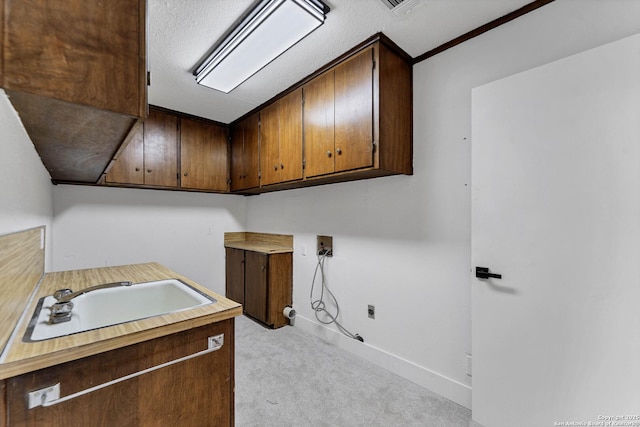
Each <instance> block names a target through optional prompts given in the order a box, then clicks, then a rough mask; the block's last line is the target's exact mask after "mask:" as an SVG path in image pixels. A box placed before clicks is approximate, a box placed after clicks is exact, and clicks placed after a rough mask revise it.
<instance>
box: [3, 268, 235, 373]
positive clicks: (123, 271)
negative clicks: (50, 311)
mask: <svg viewBox="0 0 640 427" xmlns="http://www.w3.org/2000/svg"><path fill="white" fill-rule="evenodd" d="M163 279H179V280H181V281H183V282H184V283H187V284H188V285H191V286H192V287H193V288H195V289H197V290H199V291H201V292H202V293H204V294H206V295H209V296H211V297H213V298H215V299H216V300H217V302H215V303H213V304H208V305H205V306H200V307H196V308H193V309H190V310H185V311H180V312H176V313H170V314H165V315H162V316H155V317H150V318H146V319H141V320H137V321H133V322H127V323H122V324H119V325H114V326H108V327H104V328H100V329H96V330H92V331H86V332H81V333H77V334H73V335H68V336H65V337H59V338H52V339H49V340H45V341H37V342H23V341H22V338H23V336H24V334H25V331H26V329H27V326H28V323H29V320H30V318H31V316H32V314H33V312H34V310H35V307H36V304H37V302H38V300H39V299H40V298H41V297H44V296H48V295H52V294H53V292H54V291H56V290H57V289H62V288H70V289H73V290H80V289H84V288H87V287H89V286H93V285H96V284H100V283H109V282H116V281H131V282H133V283H134V284H135V283H143V282H149V281H155V280H163ZM241 314H242V306H241V305H240V304H238V303H236V302H234V301H231V300H229V299H227V298H225V297H223V296H221V295H218V294H216V293H214V292H212V291H211V290H209V289H207V288H205V287H203V286H201V285H198V284H197V283H195V282H193V281H192V280H190V279H188V278H186V277H184V276H182V275H180V274H177V273H175V272H173V271H171V270H170V269H168V268H166V267H164V266H162V265H160V264H158V263H147V264H133V265H125V266H117V267H104V268H93V269H86V270H72V271H63V272H55V273H47V274H45V275H44V277H43V280H42V282H41V283H40V285H39V286H38V288H37V289H36V291H35V294H34V296H33V298H31V300H30V301H29V303H28V306H27V307H26V308H25V310H24V313H23V314H22V318H21V319H20V321H19V323H18V325H17V327H16V329H15V331H14V333H13V334H12V335H11V337H10V338H9V341H8V343H7V346H6V347H5V351H4V353H3V355H2V360H1V361H0V380H1V379H6V378H10V377H14V376H16V375H20V374H23V373H26V372H31V371H34V370H37V369H42V368H46V367H49V366H53V365H57V364H60V363H65V362H69V361H72V360H76V359H80V358H83V357H87V356H91V355H94V354H98V353H102V352H105V351H109V350H113V349H116V348H121V347H124V346H127V345H131V344H136V343H139V342H142V341H147V340H150V339H153V338H158V337H161V336H166V335H170V334H174V333H176V332H181V331H185V330H187V329H191V328H196V327H199V326H203V325H207V324H211V323H215V322H219V321H222V320H226V319H230V318H233V317H236V316H239V315H241Z"/></svg>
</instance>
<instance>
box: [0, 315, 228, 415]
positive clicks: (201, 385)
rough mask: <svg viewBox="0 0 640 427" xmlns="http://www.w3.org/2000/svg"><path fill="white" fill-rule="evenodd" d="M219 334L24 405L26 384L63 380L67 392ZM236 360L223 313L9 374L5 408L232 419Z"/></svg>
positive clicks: (12, 411)
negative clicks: (220, 340) (212, 344)
mask: <svg viewBox="0 0 640 427" xmlns="http://www.w3.org/2000/svg"><path fill="white" fill-rule="evenodd" d="M218 334H224V344H223V346H222V347H221V348H220V349H219V350H217V351H215V352H213V353H209V354H206V355H202V356H200V357H196V358H193V359H190V360H186V361H183V362H179V363H176V364H173V365H170V366H166V367H163V368H162V369H158V370H156V371H152V372H148V373H145V374H142V375H140V376H138V377H134V378H132V379H128V380H125V381H122V382H119V383H116V384H113V385H111V386H108V387H105V388H102V389H99V390H96V391H93V392H91V393H88V394H85V395H82V396H79V397H77V398H75V399H72V400H69V401H66V402H61V403H59V404H57V405H54V406H50V407H41V406H39V407H35V408H33V409H27V399H25V396H26V395H27V393H28V392H30V391H33V390H38V389H41V388H44V387H49V386H51V385H53V384H56V383H60V392H61V397H64V396H67V395H70V394H73V393H76V392H79V391H82V390H85V389H87V388H90V387H93V386H96V385H98V384H102V383H105V382H108V381H112V380H114V379H117V378H120V377H123V376H126V375H130V374H133V373H136V372H139V371H141V370H144V369H147V368H151V367H154V366H157V365H159V364H162V363H166V362H170V361H173V360H175V359H178V358H181V357H185V356H188V355H191V354H194V353H197V352H199V351H203V350H206V349H207V345H208V337H210V336H215V335H218ZM233 366H234V320H233V319H228V320H224V321H221V322H217V323H213V324H210V325H205V326H202V327H198V328H194V329H191V330H187V331H184V332H178V333H176V334H172V335H169V336H165V337H160V338H156V339H152V340H149V341H144V342H141V343H138V344H133V345H130V346H127V347H123V348H119V349H116V350H111V351H107V352H104V353H101V354H98V355H95V356H89V357H85V358H82V359H78V360H75V361H72V362H67V363H63V364H60V365H57V366H53V367H50V368H45V369H41V370H38V371H34V372H30V373H27V374H24V375H20V376H17V377H13V378H9V379H7V380H6V399H7V400H6V402H7V403H6V409H7V410H6V412H7V413H8V414H10V416H11V419H10V421H11V423H10V425H11V426H43V427H45V426H52V427H53V426H104V427H108V426H123V427H125V426H131V427H135V426H233V424H234V419H233V407H234V399H233V393H234V372H233ZM1 390H2V388H0V391H1ZM4 397H5V395H4V394H3V399H4Z"/></svg>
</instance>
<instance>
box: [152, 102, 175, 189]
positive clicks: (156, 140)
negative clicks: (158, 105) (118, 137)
mask: <svg viewBox="0 0 640 427" xmlns="http://www.w3.org/2000/svg"><path fill="white" fill-rule="evenodd" d="M144 183H145V185H155V186H160V187H177V186H178V117H176V116H174V115H173V114H169V113H165V112H162V111H157V110H150V111H149V117H147V119H146V120H145V121H144Z"/></svg>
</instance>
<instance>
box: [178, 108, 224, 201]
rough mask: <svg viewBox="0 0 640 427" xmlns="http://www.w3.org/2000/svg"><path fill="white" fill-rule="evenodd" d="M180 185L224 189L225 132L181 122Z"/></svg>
mask: <svg viewBox="0 0 640 427" xmlns="http://www.w3.org/2000/svg"><path fill="white" fill-rule="evenodd" d="M180 173H181V176H180V186H181V187H182V188H192V189H198V190H217V191H225V190H227V176H228V171H227V129H226V128H225V127H224V126H219V125H215V124H210V123H205V122H201V121H198V120H191V119H180Z"/></svg>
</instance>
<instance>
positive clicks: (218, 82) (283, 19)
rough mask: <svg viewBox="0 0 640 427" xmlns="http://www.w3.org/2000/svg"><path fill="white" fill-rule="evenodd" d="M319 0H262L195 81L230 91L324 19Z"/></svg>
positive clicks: (322, 4) (199, 71)
mask: <svg viewBox="0 0 640 427" xmlns="http://www.w3.org/2000/svg"><path fill="white" fill-rule="evenodd" d="M328 11H329V8H328V7H327V6H326V5H325V4H324V3H322V2H321V1H319V0H263V1H261V2H260V3H259V4H258V5H257V6H256V7H255V8H253V9H252V10H251V11H250V12H249V13H248V14H247V15H246V17H245V18H244V19H243V20H242V22H241V23H240V24H239V25H238V26H237V27H236V28H235V29H234V30H233V31H231V33H229V35H228V36H227V37H226V38H225V39H224V40H222V42H221V43H220V44H218V45H217V46H216V47H215V49H214V50H213V52H212V53H211V55H209V56H208V57H207V59H206V60H205V61H204V62H203V63H202V64H201V65H200V66H199V67H198V68H197V69H196V71H195V73H194V75H195V76H196V82H197V83H199V84H201V85H203V86H207V87H210V88H212V89H216V90H219V91H221V92H224V93H229V92H231V91H232V90H233V89H235V88H236V87H237V86H238V85H239V84H241V83H242V82H244V81H245V80H247V79H248V78H249V77H251V76H252V75H254V74H255V73H257V72H258V71H259V70H260V69H262V68H263V67H264V66H265V65H267V64H268V63H270V62H271V61H273V60H274V59H276V58H277V57H278V56H280V55H281V54H282V53H283V52H285V51H286V50H287V49H289V48H290V47H291V46H293V45H294V44H296V43H298V42H299V41H300V40H302V39H303V38H304V37H306V36H307V35H308V34H310V33H311V32H313V30H315V29H316V28H318V27H319V26H320V25H322V24H323V23H324V19H325V15H326V13H328Z"/></svg>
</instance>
